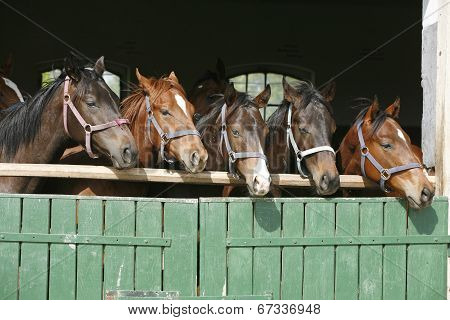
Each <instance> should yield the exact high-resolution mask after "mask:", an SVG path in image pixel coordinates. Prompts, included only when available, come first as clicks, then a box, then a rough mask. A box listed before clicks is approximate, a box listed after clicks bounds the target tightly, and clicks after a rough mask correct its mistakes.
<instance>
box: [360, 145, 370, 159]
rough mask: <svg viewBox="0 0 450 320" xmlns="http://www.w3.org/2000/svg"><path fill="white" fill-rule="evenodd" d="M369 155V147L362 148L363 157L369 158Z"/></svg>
mask: <svg viewBox="0 0 450 320" xmlns="http://www.w3.org/2000/svg"><path fill="white" fill-rule="evenodd" d="M368 154H369V147H367V146H364V147H362V148H361V155H362V156H363V157H367V155H368Z"/></svg>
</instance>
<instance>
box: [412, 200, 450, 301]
mask: <svg viewBox="0 0 450 320" xmlns="http://www.w3.org/2000/svg"><path fill="white" fill-rule="evenodd" d="M447 214H448V203H447V201H445V200H444V201H434V202H433V204H432V206H431V207H428V208H426V209H422V210H419V211H417V210H413V209H410V210H409V214H408V218H409V221H408V235H418V234H421V235H446V234H447V232H448V231H447V225H448V215H447ZM407 270H408V273H407V290H406V292H407V298H408V299H414V300H416V299H427V300H430V299H446V297H447V293H446V291H447V245H446V244H435V245H433V244H430V245H428V244H417V245H410V246H409V247H408V269H407Z"/></svg>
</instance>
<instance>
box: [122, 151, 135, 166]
mask: <svg viewBox="0 0 450 320" xmlns="http://www.w3.org/2000/svg"><path fill="white" fill-rule="evenodd" d="M122 158H123V161H125V163H131V162H132V160H133V154H132V152H131V151H130V148H125V149H123V154H122Z"/></svg>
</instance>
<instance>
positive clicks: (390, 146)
mask: <svg viewBox="0 0 450 320" xmlns="http://www.w3.org/2000/svg"><path fill="white" fill-rule="evenodd" d="M380 145H381V146H382V147H383V148H384V149H387V150H388V149H392V145H391V144H389V143H381V144H380Z"/></svg>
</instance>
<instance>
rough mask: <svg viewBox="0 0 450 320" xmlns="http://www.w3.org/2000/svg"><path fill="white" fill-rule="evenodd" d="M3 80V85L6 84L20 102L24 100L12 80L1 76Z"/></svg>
mask: <svg viewBox="0 0 450 320" xmlns="http://www.w3.org/2000/svg"><path fill="white" fill-rule="evenodd" d="M2 78H3V81H5V85H7V86H8V87H10V88H11V90H13V91H14V92H15V93H16V96H17V98H19V101H20V102H25V100H24V99H23V96H22V93H20V90H19V88H18V87H17V85H16V84H15V83H14V82H12V81H11V80H9V79H8V78H5V77H2Z"/></svg>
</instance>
